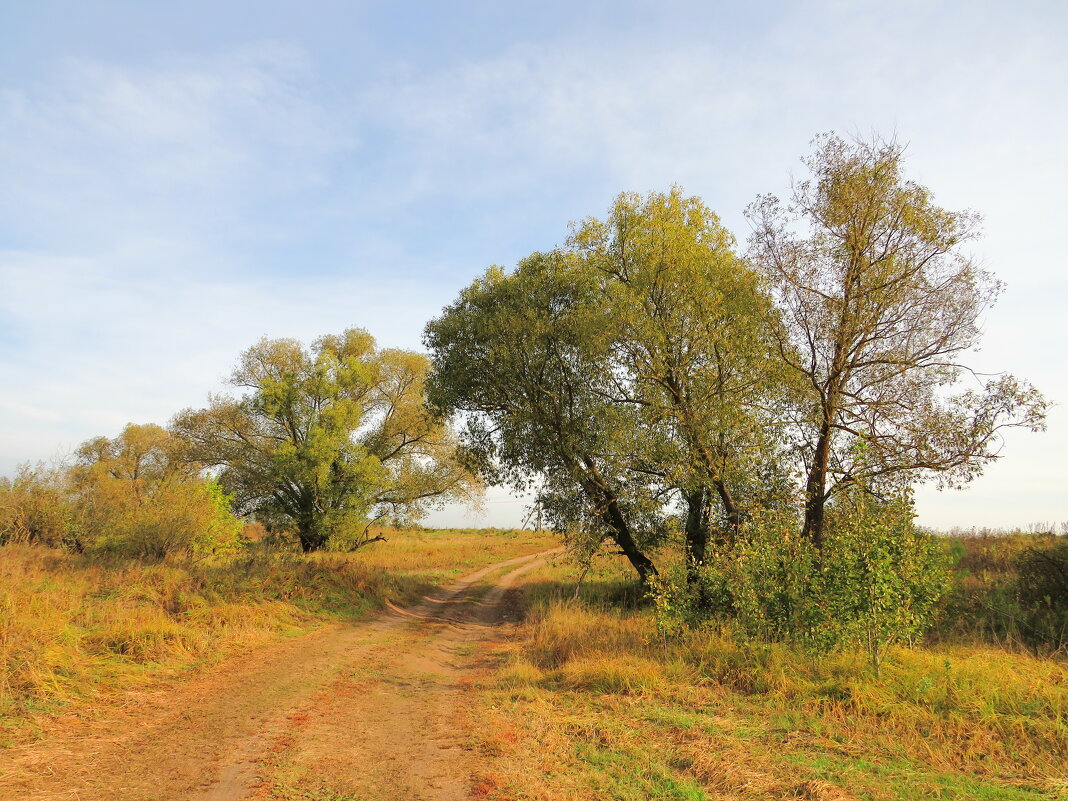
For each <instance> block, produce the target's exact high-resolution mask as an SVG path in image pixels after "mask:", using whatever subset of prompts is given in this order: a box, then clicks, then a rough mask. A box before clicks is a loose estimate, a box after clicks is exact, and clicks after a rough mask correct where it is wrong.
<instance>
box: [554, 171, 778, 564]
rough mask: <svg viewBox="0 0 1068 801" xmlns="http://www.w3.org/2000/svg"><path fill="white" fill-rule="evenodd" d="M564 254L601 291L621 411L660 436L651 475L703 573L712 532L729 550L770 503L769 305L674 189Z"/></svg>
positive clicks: (752, 277)
mask: <svg viewBox="0 0 1068 801" xmlns="http://www.w3.org/2000/svg"><path fill="white" fill-rule="evenodd" d="M568 248H569V249H570V250H571V251H573V252H574V253H576V255H577V256H578V257H579V258H581V259H582V261H583V263H584V264H585V265H587V267H588V268H590V269H591V270H593V271H594V273H595V274H596V275H597V276H599V279H600V282H601V284H602V286H603V288H604V294H605V302H606V303H607V304H608V306H609V307H610V313H609V317H610V319H611V321H612V325H613V326H614V327H615V331H616V333H615V336H614V340H613V358H614V364H612V365H611V367H610V370H611V373H612V375H613V376H614V377H615V380H614V382H613V387H614V395H615V397H614V399H615V401H616V402H617V403H621V404H634V405H636V406H637V408H638V409H639V413H640V415H641V417H642V420H643V421H644V424H645V425H647V426H649V427H652V428H654V429H656V430H658V432H659V434H660V447H659V449H658V450H656V451H654V452H651V453H649V454H647V456H646V459H645V461H646V468H645V469H647V470H650V471H653V472H655V473H657V474H658V475H659V476H661V478H662V479H663V480H664V481H665V482H666V483H667V484H669V485H671V486H673V487H674V488H676V490H677V492H678V494H679V499H680V501H681V503H682V506H683V507H684V509H685V512H684V515H683V529H684V532H685V542H686V550H687V556H688V562H689V563H690V564H692V565H699V564H701V563H702V562H703V561H704V559H705V552H706V548H707V545H708V542H709V538H710V536H712V534H713V532H714V533H715V536H717V537H718V538H719V539H720V540H721V541H726V540H729V539H732V538H733V537H734V536H735V535H736V534H737V531H738V529H739V526H740V525H741V523H742V520H743V518H744V516H745V509H746V506H747V505H749V504H750V503H752V502H755V501H757V500H758V499H759V500H767V499H766V497H761V496H762V495H765V496H766V494H767V493H766V492H764V490H767V489H768V484H767V483H764V485H763V487H760V486H757V485H758V483H759V482H756V481H754V477H755V476H758V475H761V476H771V475H772V474H774V472H775V471H774V469H773V468H774V465H775V462H776V458H775V457H776V454H775V453H774V448H773V445H772V438H771V436H769V434H770V428H769V426H768V423H769V421H770V420H771V419H772V417H770V416H769V413H770V412H771V411H772V410H773V409H774V408H775V407H776V405H777V404H778V403H779V401H780V399H781V396H782V393H781V392H780V391H779V388H778V386H777V381H776V376H775V368H776V364H775V363H774V362H773V361H772V359H771V358H770V357H771V355H772V339H773V338H772V335H771V332H772V325H771V324H772V321H773V319H774V311H773V309H772V307H771V301H770V298H769V297H768V296H767V294H766V293H765V292H763V291H762V288H761V287H760V282H759V277H758V276H757V274H756V273H755V272H754V271H753V270H751V269H750V268H749V266H748V265H747V264H746V263H745V262H744V261H743V260H741V259H740V258H739V257H738V256H737V255H736V253H735V250H734V238H733V237H732V236H731V234H730V233H729V232H728V231H727V230H726V229H725V228H724V227H723V226H722V224H721V223H720V221H719V219H718V217H716V215H715V214H714V213H713V212H712V211H711V210H710V209H709V208H708V207H707V206H706V205H705V204H704V203H703V202H702V201H701V200H700V198H697V197H686V196H685V195H684V194H683V192H682V190H681V189H680V188H678V187H674V188H673V189H672V190H671V191H670V192H668V193H659V192H651V193H649V194H648V195H646V196H645V197H642V196H640V195H637V194H634V193H624V194H621V195H619V196H618V197H617V198H616V200H615V202H614V203H613V205H612V207H611V209H610V210H609V214H608V217H607V218H606V219H605V220H604V221H600V220H597V219H593V218H590V219H587V220H585V221H584V222H583V223H582V224H581V225H579V226H577V227H576V229H575V230H574V232H573V234H572V236H571V237H570V239H569V240H568ZM769 468H772V469H770V470H769ZM779 478H780V480H779V481H777V482H774V483H775V485H776V486H777V487H778V488H781V487H784V486H785V485H786V480H785V477H784V476H780V477H779Z"/></svg>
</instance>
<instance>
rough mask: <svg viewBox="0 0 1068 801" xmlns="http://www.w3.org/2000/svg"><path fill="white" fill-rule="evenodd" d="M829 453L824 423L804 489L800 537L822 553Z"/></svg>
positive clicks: (827, 435) (829, 439) (827, 426)
mask: <svg viewBox="0 0 1068 801" xmlns="http://www.w3.org/2000/svg"><path fill="white" fill-rule="evenodd" d="M830 453H831V427H830V426H829V425H827V424H826V423H824V424H823V426H822V427H821V428H820V435H819V438H818V439H817V440H816V452H815V454H814V455H813V459H812V466H811V467H810V468H809V471H808V482H807V485H806V487H805V525H804V528H803V529H802V530H801V536H803V537H806V538H807V539H809V540H811V541H812V544H813V545H815V546H816V550H818V551H819V552H820V553H822V552H823V508H824V506H825V505H826V503H827V463H828V459H829V458H830Z"/></svg>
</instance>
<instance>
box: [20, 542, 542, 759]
mask: <svg viewBox="0 0 1068 801" xmlns="http://www.w3.org/2000/svg"><path fill="white" fill-rule="evenodd" d="M385 536H386V537H387V541H385V542H376V543H374V544H373V545H371V546H368V547H366V548H365V549H362V550H360V551H359V552H357V553H329V552H324V553H317V554H311V555H304V554H299V553H296V552H293V551H291V550H288V549H284V548H283V549H279V548H277V547H272V546H269V545H267V544H252V545H251V546H250V547H249V548H248V549H247V550H245V551H243V552H242V554H241V555H239V556H233V557H219V558H214V559H209V560H200V561H197V560H194V559H189V558H184V557H183V558H171V559H165V560H160V561H157V562H144V561H138V560H132V559H126V558H119V557H102V556H85V555H79V554H75V553H71V552H68V551H63V550H59V549H53V548H46V547H43V546H38V545H5V546H0V744H3V743H4V742H8V743H10V742H13V741H16V740H19V739H25V738H26V737H30V736H32V734H33V731H34V726H33V721H34V720H35V718H36V717H37V716H40V715H50V714H55V713H57V712H60V711H64V710H67V709H69V708H71V707H72V706H74V707H77V706H78V705H82V706H85V705H86V704H91V703H92V702H93V701H94V700H96V699H101V698H105V697H108V696H111V695H114V694H115V693H116V692H118V691H120V690H128V689H130V688H133V687H139V686H145V685H148V684H152V683H154V682H159V681H161V680H166V679H174V678H179V677H181V676H182V675H183V674H186V673H188V672H189V671H190V670H195V669H198V668H204V667H207V666H210V665H213V664H216V663H217V662H219V661H220V660H221V659H222V658H224V657H226V656H229V655H232V654H234V653H236V652H239V651H240V650H242V649H247V648H252V647H255V646H258V645H267V644H269V643H271V642H275V641H278V639H279V638H283V637H292V636H298V635H300V634H303V633H307V632H309V631H311V630H313V629H315V628H318V627H321V626H324V625H329V624H336V623H341V622H351V621H356V620H359V619H362V618H365V617H367V616H368V615H369V614H371V613H373V612H374V611H376V610H378V609H380V608H381V607H382V606H383V605H384V604H386V603H387V602H392V603H397V604H405V603H409V602H411V601H413V600H415V599H416V598H418V597H420V596H421V595H422V594H423V593H425V592H427V591H428V590H429V589H431V588H433V587H436V586H440V585H442V584H446V583H448V582H449V581H451V580H453V579H455V578H457V577H458V576H460V575H462V574H464V573H467V572H470V571H471V570H474V569H475V568H477V567H480V566H482V565H486V564H490V563H493V562H496V561H500V560H502V559H506V558H509V557H511V556H515V555H518V554H524V553H531V552H534V551H537V550H542V549H544V548H547V547H549V545H550V544H551V540H550V539H549V538H548V537H546V536H545V535H536V534H533V533H531V532H511V531H501V530H496V529H471V530H449V531H439V530H425V529H412V530H403V531H402V530H389V531H385Z"/></svg>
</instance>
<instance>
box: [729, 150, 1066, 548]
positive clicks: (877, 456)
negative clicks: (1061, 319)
mask: <svg viewBox="0 0 1068 801" xmlns="http://www.w3.org/2000/svg"><path fill="white" fill-rule="evenodd" d="M902 158H903V148H902V147H901V146H900V145H899V144H897V143H896V142H893V141H890V142H886V141H882V140H879V139H874V140H872V141H867V142H866V141H861V140H854V141H851V142H849V141H845V140H843V139H841V138H840V137H838V136H835V135H825V136H822V137H820V138H818V139H817V149H816V151H815V153H814V154H813V155H812V156H811V157H809V158H808V159H806V160H805V164H806V165H807V167H808V168H809V170H810V171H811V174H812V175H811V178H810V179H808V180H804V181H801V182H799V183H796V184H795V185H794V186H793V192H792V196H791V202H790V203H788V204H786V205H784V204H783V203H781V202H780V201H779V199H778V198H776V197H774V196H771V195H769V196H765V197H762V198H760V199H758V200H757V201H756V202H755V203H754V204H753V205H752V206H750V208H749V209H748V216H749V218H750V220H751V222H752V224H753V229H754V230H753V234H752V237H751V240H750V251H749V256H750V259H751V260H752V263H753V265H754V266H755V267H756V268H757V269H758V270H760V271H761V272H762V273H763V274H764V275H765V276H766V278H767V280H768V281H769V283H770V285H771V286H772V288H773V293H774V296H775V300H776V302H777V304H778V306H779V309H780V310H781V312H782V318H783V319H782V327H781V329H779V337H778V352H779V356H780V357H781V359H782V361H783V363H784V365H785V366H786V367H787V369H788V370H789V371H790V372H792V373H793V375H794V377H795V379H796V380H795V381H794V382H793V387H794V389H795V390H796V400H797V402H796V412H797V417H796V419H795V423H796V429H795V430H796V432H797V434H798V442H797V446H798V452H799V453H800V455H801V458H802V462H803V468H804V474H805V508H804V528H803V533H804V535H805V536H806V537H807V538H809V539H811V540H812V541H813V542H814V543H815V544H816V545H817V547H819V548H822V544H823V539H824V509H825V506H826V504H827V502H828V500H829V499H830V498H831V497H832V496H834V495H835V494H836V493H838V492H839V491H841V490H844V489H846V488H848V487H850V486H854V485H857V484H858V483H860V484H863V485H864V486H866V487H869V488H872V489H873V490H877V489H878V487H879V486H880V485H883V486H885V485H886V484H890V483H897V484H907V483H911V482H915V481H917V480H924V479H926V478H929V477H932V476H938V477H940V479H941V480H942V482H944V483H946V484H953V485H956V484H961V483H964V482H967V481H969V480H970V479H972V478H973V477H974V476H976V475H978V474H979V472H981V470H982V468H983V466H984V465H985V464H987V463H989V462H990V461H991V460H993V459H996V458H997V456H998V446H999V441H1000V440H999V432H1000V431H1001V430H1002V429H1004V428H1005V427H1006V426H1023V427H1026V428H1030V429H1031V430H1038V429H1041V428H1043V427H1044V412H1045V409H1046V405H1047V404H1046V402H1045V400H1044V399H1043V398H1042V396H1041V395H1040V394H1039V393H1038V392H1037V391H1036V390H1035V389H1034V388H1033V387H1031V386H1030V385H1029V384H1027V383H1026V382H1023V381H1020V380H1018V379H1016V378H1013V377H1012V376H1008V375H1003V376H1000V377H996V378H993V379H991V380H988V381H986V382H985V385H984V386H983V387H982V388H981V390H979V391H975V390H971V391H965V392H960V393H958V394H956V395H949V394H948V389H949V388H950V387H951V386H952V385H954V384H955V383H956V382H958V381H959V380H960V379H961V378H962V377H963V376H965V375H973V374H972V373H971V372H970V371H969V370H968V369H967V368H966V367H965V366H964V365H963V364H962V363H961V362H960V358H961V356H962V354H963V353H964V351H966V350H969V349H970V348H972V347H974V346H975V345H976V344H977V343H978V341H979V338H980V329H979V318H980V315H981V314H982V312H983V311H984V310H985V309H986V308H987V307H989V306H990V304H991V303H992V302H993V301H994V299H995V298H996V296H997V294H998V292H999V290H1000V285H999V284H998V283H997V282H996V281H995V280H994V279H993V278H992V277H991V276H990V275H989V274H987V273H986V272H984V271H982V270H981V269H979V268H978V267H977V266H976V264H975V263H974V262H973V261H972V260H971V259H970V258H968V257H967V256H966V255H965V254H964V253H963V251H962V248H963V246H964V245H965V244H966V243H967V242H968V241H970V240H971V239H973V238H974V237H975V234H976V225H977V219H976V217H975V216H974V215H973V214H969V213H966V212H951V211H946V210H944V209H942V208H939V207H938V206H936V205H934V203H933V202H932V200H931V193H930V192H929V190H927V189H926V188H925V187H923V186H921V185H919V184H917V183H915V182H913V181H909V180H907V179H905V178H904V176H903V174H902ZM857 443H861V444H862V445H863V447H862V448H858V447H856V445H857ZM858 453H862V455H863V458H859V459H858V458H856V457H857V454H858Z"/></svg>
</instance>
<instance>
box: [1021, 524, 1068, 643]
mask: <svg viewBox="0 0 1068 801" xmlns="http://www.w3.org/2000/svg"><path fill="white" fill-rule="evenodd" d="M1016 571H1017V585H1016V586H1017V596H1018V598H1019V603H1020V607H1021V610H1022V613H1023V618H1024V623H1025V627H1026V635H1025V636H1026V638H1027V639H1028V641H1029V642H1030V644H1031V645H1033V646H1045V647H1048V648H1052V649H1054V650H1059V649H1061V648H1065V647H1066V646H1068V539H1063V538H1061V539H1057V540H1046V541H1045V542H1039V543H1036V544H1034V545H1031V546H1030V547H1028V548H1027V549H1026V550H1024V551H1022V552H1021V553H1020V555H1019V556H1018V557H1017V559H1016Z"/></svg>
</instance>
